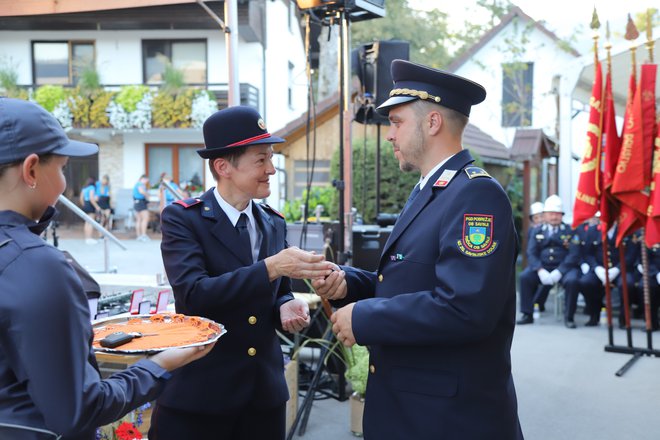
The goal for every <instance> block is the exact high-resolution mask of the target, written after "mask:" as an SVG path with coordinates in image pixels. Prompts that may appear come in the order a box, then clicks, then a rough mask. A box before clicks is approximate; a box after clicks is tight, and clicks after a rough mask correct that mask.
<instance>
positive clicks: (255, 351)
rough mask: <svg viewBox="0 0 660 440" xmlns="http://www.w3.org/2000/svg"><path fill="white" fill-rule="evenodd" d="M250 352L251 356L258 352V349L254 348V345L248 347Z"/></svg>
mask: <svg viewBox="0 0 660 440" xmlns="http://www.w3.org/2000/svg"><path fill="white" fill-rule="evenodd" d="M248 354H249V355H250V356H254V355H255V354H257V349H256V348H254V347H250V348H248Z"/></svg>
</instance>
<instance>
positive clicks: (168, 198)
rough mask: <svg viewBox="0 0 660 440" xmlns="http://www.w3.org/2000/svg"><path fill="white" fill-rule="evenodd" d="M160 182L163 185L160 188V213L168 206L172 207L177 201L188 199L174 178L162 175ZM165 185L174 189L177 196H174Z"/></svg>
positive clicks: (165, 174)
mask: <svg viewBox="0 0 660 440" xmlns="http://www.w3.org/2000/svg"><path fill="white" fill-rule="evenodd" d="M160 182H161V183H160V188H159V193H160V211H159V212H162V211H163V209H165V207H166V206H167V205H171V204H172V203H174V202H175V201H176V200H181V199H185V198H186V197H185V195H184V194H183V191H181V188H179V185H177V183H176V182H175V181H174V180H172V177H171V176H170V175H169V174H167V173H162V174H161V175H160ZM165 184H167V186H169V187H170V188H172V189H173V190H174V191H175V192H176V195H174V194H172V191H170V190H169V189H168V188H167V186H166V185H165Z"/></svg>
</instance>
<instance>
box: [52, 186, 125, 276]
mask: <svg viewBox="0 0 660 440" xmlns="http://www.w3.org/2000/svg"><path fill="white" fill-rule="evenodd" d="M58 200H59V201H60V202H62V204H63V205H65V206H66V207H67V208H69V209H70V210H71V211H73V213H74V214H76V215H77V216H78V217H80V218H81V219H83V220H84V221H86V222H87V223H89V224H90V225H92V227H93V228H94V229H96V230H97V231H98V232H100V233H101V235H103V272H105V273H108V272H110V270H109V259H110V253H109V252H108V239H109V240H110V241H112V242H114V243H115V244H116V245H117V246H119V247H120V248H122V249H123V250H125V251H127V250H128V248H127V247H126V246H124V244H123V243H122V242H121V241H119V239H118V238H117V237H115V236H114V235H113V234H112V232H110V231H108V230H107V229H106V228H104V227H103V226H101V224H99V223H98V222H97V221H96V220H94V219H93V218H91V217H90V216H89V215H87V213H86V212H85V211H83V210H82V209H80V208H79V207H78V205H76V204H75V203H73V202H72V201H71V200H69V199H67V198H66V197H65V196H64V195H60V196H59V198H58Z"/></svg>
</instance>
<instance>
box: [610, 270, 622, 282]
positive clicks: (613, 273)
mask: <svg viewBox="0 0 660 440" xmlns="http://www.w3.org/2000/svg"><path fill="white" fill-rule="evenodd" d="M608 272H609V276H610V282H612V281H613V280H615V279H616V277H618V276H619V274H620V273H621V270H620V269H619V268H618V267H610V270H609V271H608Z"/></svg>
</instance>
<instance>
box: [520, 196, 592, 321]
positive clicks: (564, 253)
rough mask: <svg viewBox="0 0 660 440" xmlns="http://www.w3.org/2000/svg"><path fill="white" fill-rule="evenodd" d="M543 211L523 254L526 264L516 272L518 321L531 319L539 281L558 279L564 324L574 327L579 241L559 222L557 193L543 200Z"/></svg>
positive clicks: (553, 283)
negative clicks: (518, 275) (563, 297)
mask: <svg viewBox="0 0 660 440" xmlns="http://www.w3.org/2000/svg"><path fill="white" fill-rule="evenodd" d="M543 211H544V213H545V215H546V217H545V220H546V223H545V224H544V225H543V226H541V227H540V228H537V229H535V231H534V237H533V239H532V241H531V244H530V247H529V252H528V254H527V267H526V268H525V270H523V271H522V273H521V274H520V312H521V313H522V316H521V317H520V319H519V320H518V324H531V323H533V322H534V317H533V316H532V312H533V309H534V296H535V293H536V290H537V288H538V287H539V285H541V284H542V285H545V286H553V285H555V284H557V283H561V285H562V286H563V287H564V290H565V291H566V299H565V301H566V307H564V321H565V324H566V327H568V328H572V329H573V328H575V322H574V320H573V316H574V314H575V308H574V307H573V306H572V304H574V303H577V295H578V293H579V279H580V274H579V271H578V269H577V263H578V258H579V244H578V243H577V242H574V240H573V231H572V229H571V227H570V226H569V225H567V224H566V223H564V222H562V217H563V215H564V212H563V209H562V202H561V199H560V198H559V196H557V195H551V196H550V197H548V198H547V199H546V200H545V203H544V207H543Z"/></svg>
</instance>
